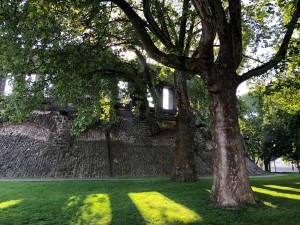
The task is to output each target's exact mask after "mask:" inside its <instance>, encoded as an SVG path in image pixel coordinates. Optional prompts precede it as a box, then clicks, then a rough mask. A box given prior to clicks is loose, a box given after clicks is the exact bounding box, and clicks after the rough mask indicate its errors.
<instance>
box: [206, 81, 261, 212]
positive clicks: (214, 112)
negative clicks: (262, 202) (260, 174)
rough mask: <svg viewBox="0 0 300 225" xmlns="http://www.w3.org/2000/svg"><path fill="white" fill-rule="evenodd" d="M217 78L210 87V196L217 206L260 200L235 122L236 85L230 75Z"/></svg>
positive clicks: (238, 204) (236, 204) (254, 202)
mask: <svg viewBox="0 0 300 225" xmlns="http://www.w3.org/2000/svg"><path fill="white" fill-rule="evenodd" d="M219 82H222V83H220V84H219V85H220V86H219V88H218V89H217V91H216V89H215V90H212V89H211V90H210V91H209V94H210V101H211V105H210V112H211V116H212V133H213V135H212V136H213V142H212V144H213V145H212V148H213V149H212V153H213V169H214V176H213V187H212V192H211V200H212V202H213V203H214V204H215V205H217V206H220V207H228V206H229V207H231V206H240V205H245V204H256V203H258V201H259V200H258V198H256V196H255V195H254V193H253V191H252V189H251V186H250V182H249V177H248V172H247V168H246V163H245V151H244V148H243V143H242V139H241V135H240V130H239V124H238V113H237V108H236V101H237V98H236V86H237V85H233V84H232V83H230V82H231V81H229V79H227V80H220V79H219ZM220 87H221V88H220Z"/></svg>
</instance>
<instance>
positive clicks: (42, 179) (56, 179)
mask: <svg viewBox="0 0 300 225" xmlns="http://www.w3.org/2000/svg"><path fill="white" fill-rule="evenodd" d="M286 175H287V174H266V175H258V176H250V178H266V177H281V176H286ZM211 178H212V177H211V176H208V177H199V179H200V180H201V179H211ZM161 179H163V180H168V179H170V178H169V177H137V178H134V177H133V178H122V177H116V178H111V177H110V178H0V182H8V181H9V182H22V181H27V182H28V181H30V182H44V181H88V180H95V181H105V180H109V181H114V180H117V181H119V180H161Z"/></svg>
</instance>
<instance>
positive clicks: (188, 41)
mask: <svg viewBox="0 0 300 225" xmlns="http://www.w3.org/2000/svg"><path fill="white" fill-rule="evenodd" d="M195 20H196V18H195V16H193V17H192V18H191V25H190V29H189V30H188V32H187V38H186V44H185V48H184V53H183V55H184V56H188V55H189V52H190V49H191V44H192V38H193V33H194V28H195Z"/></svg>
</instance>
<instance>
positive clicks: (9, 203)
mask: <svg viewBox="0 0 300 225" xmlns="http://www.w3.org/2000/svg"><path fill="white" fill-rule="evenodd" d="M20 202H22V199H18V200H10V201H6V202H0V209H5V208H8V207H11V206H14V205H17V204H19V203H20Z"/></svg>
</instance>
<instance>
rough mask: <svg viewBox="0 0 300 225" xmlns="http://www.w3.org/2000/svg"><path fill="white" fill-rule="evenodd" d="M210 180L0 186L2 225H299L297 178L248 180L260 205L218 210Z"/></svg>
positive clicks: (31, 183)
mask: <svg viewBox="0 0 300 225" xmlns="http://www.w3.org/2000/svg"><path fill="white" fill-rule="evenodd" d="M211 183H212V181H211V179H204V180H200V181H199V182H196V183H173V182H171V181H169V180H167V179H144V180H103V181H47V182H0V225H8V224H12V225H16V224H51V225H55V224H58V225H62V224H74V225H75V224H93V225H94V224H95V225H96V224H118V225H123V224H130V225H135V224H162V225H163V224H201V225H202V224H203V225H204V224H211V225H212V224H215V225H222V224H228V225H233V224H236V225H243V224H251V225H258V224H266V225H272V224H278V225H289V224H291V225H295V224H300V174H290V175H288V176H284V177H269V178H255V179H252V180H251V183H252V186H253V189H254V190H255V191H256V192H257V194H258V196H259V197H260V199H261V200H263V202H264V205H261V206H248V207H243V208H241V209H218V208H215V207H213V206H212V205H210V204H209V191H210V188H211Z"/></svg>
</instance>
